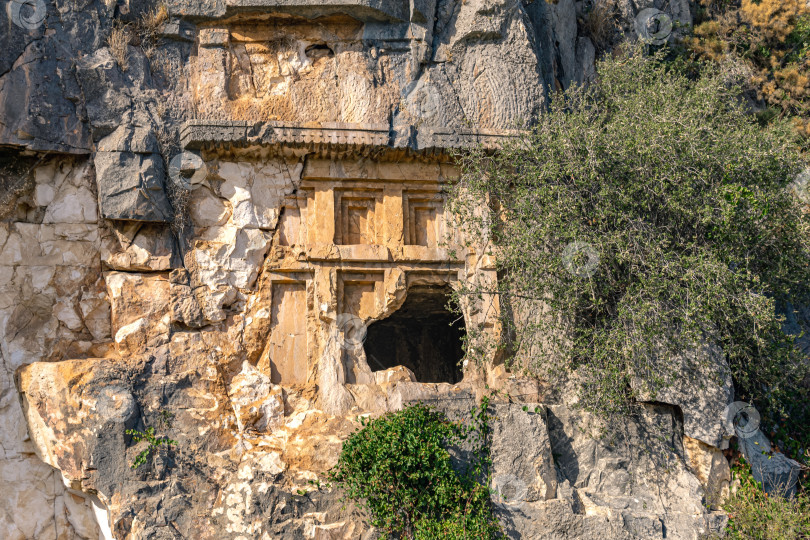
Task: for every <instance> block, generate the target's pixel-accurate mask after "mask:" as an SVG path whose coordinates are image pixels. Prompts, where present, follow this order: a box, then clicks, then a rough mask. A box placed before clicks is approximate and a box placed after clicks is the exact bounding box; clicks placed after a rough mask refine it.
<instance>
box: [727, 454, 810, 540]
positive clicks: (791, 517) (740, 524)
mask: <svg viewBox="0 0 810 540" xmlns="http://www.w3.org/2000/svg"><path fill="white" fill-rule="evenodd" d="M732 472H733V475H734V478H735V479H738V480H739V481H740V485H739V487H738V488H737V491H736V493H734V494H733V495H732V496H731V498H729V500H728V501H727V502H726V504H725V505H723V509H724V510H725V511H726V512H728V515H729V524H728V527H727V528H726V533H727V535H728V536H727V537H728V538H732V539H734V540H752V539H755V540H792V539H794V538H808V537H810V497H808V495H807V494H806V493H800V494H799V495H798V496H797V497H796V498H795V499H784V498H782V497H770V496H768V495H767V494H766V493H765V492H764V491H763V490H762V486H761V485H760V484H759V482H757V481H756V480H754V477H753V476H752V474H751V467H750V466H749V465H748V463H746V462H745V460H741V461H740V463H739V464H738V465H737V466H735V467H734V468H733V469H732Z"/></svg>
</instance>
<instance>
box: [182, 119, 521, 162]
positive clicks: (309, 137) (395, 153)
mask: <svg viewBox="0 0 810 540" xmlns="http://www.w3.org/2000/svg"><path fill="white" fill-rule="evenodd" d="M520 133H521V132H520V131H517V130H492V129H486V130H484V129H482V130H474V129H452V128H441V127H421V128H419V129H417V128H415V127H414V126H398V127H397V128H395V129H391V127H390V126H389V125H388V124H360V123H344V122H320V123H319V122H307V123H304V122H300V123H299V122H278V121H268V122H244V121H225V120H190V121H188V122H186V124H185V125H184V126H183V128H182V130H181V142H182V144H183V147H184V148H186V149H188V150H203V149H215V148H222V147H237V148H239V147H242V148H246V147H251V146H260V147H274V148H277V149H303V150H307V151H309V152H311V153H314V154H318V155H321V156H324V157H335V156H339V157H342V158H350V157H376V158H379V159H386V158H389V159H390V158H395V157H405V156H411V157H427V158H433V159H437V158H442V157H445V158H446V157H447V156H448V155H449V154H450V153H452V151H453V150H457V149H463V148H471V147H483V148H484V149H486V150H497V149H498V148H501V147H502V146H503V144H504V142H505V141H507V140H510V139H516V138H517V137H519V136H520Z"/></svg>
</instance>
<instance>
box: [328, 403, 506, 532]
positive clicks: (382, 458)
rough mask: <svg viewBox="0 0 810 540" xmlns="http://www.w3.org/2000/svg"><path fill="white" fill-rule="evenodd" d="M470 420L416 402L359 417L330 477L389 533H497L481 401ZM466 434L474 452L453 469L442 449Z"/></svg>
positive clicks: (464, 438)
mask: <svg viewBox="0 0 810 540" xmlns="http://www.w3.org/2000/svg"><path fill="white" fill-rule="evenodd" d="M473 419H474V422H473V424H472V426H465V425H464V424H462V423H459V422H453V421H450V420H449V419H448V418H447V417H446V416H445V415H444V414H443V413H441V412H438V411H436V410H434V409H431V408H430V407H427V406H425V405H422V404H416V405H411V406H409V407H406V408H405V409H403V410H401V411H399V412H395V413H388V414H386V415H384V416H381V417H379V418H377V419H374V420H368V419H365V418H364V419H362V420H361V423H362V426H363V427H362V429H360V430H359V431H357V432H356V433H354V434H353V435H352V436H351V437H350V438H349V439H348V440H346V442H345V443H344V444H343V448H342V451H341V454H340V457H339V459H338V463H337V465H336V466H335V467H334V468H333V469H332V471H331V472H330V481H332V482H335V483H336V484H337V485H338V486H339V487H341V488H342V489H343V490H344V491H345V493H346V496H347V497H348V498H349V499H351V500H354V501H357V502H359V503H360V504H361V506H362V507H364V508H365V509H366V510H367V511H368V512H369V514H370V517H371V523H372V525H374V526H375V527H377V528H379V529H381V530H382V531H384V532H386V533H387V534H389V535H392V536H394V537H399V538H409V539H425V540H427V539H433V538H452V539H490V538H500V537H502V534H501V528H500V525H499V523H498V521H497V520H496V519H495V517H494V516H493V514H492V510H491V502H490V490H489V488H488V487H487V486H486V485H485V484H484V483H483V482H486V477H487V470H488V464H489V453H488V434H489V427H488V419H489V416H488V414H487V402H486V401H484V403H483V405H482V406H481V407H480V408H476V409H474V410H473ZM463 441H467V442H468V444H472V446H473V448H474V450H473V455H474V459H473V460H472V462H471V463H469V464H468V465H467V467H466V468H465V469H464V470H461V471H457V470H455V469H454V468H453V463H452V460H451V455H450V453H449V452H448V448H449V447H450V446H452V445H456V444H459V443H461V442H463Z"/></svg>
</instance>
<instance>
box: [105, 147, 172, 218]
mask: <svg viewBox="0 0 810 540" xmlns="http://www.w3.org/2000/svg"><path fill="white" fill-rule="evenodd" d="M94 160H95V166H96V181H97V183H98V198H99V206H100V208H101V215H102V217H105V218H107V219H120V220H128V221H150V222H157V223H168V222H170V221H172V219H173V216H174V211H173V210H172V206H171V204H170V203H169V198H168V197H167V195H166V192H165V189H164V186H165V178H166V170H165V167H164V165H163V159H162V158H161V157H160V154H135V153H132V152H98V153H96V155H95V158H94Z"/></svg>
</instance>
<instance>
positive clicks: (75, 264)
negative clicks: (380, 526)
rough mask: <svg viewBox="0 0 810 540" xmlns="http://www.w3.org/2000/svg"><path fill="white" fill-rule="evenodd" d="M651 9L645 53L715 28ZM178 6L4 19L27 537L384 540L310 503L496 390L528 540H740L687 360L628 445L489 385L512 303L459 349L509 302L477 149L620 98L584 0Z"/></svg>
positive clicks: (13, 384)
mask: <svg viewBox="0 0 810 540" xmlns="http://www.w3.org/2000/svg"><path fill="white" fill-rule="evenodd" d="M641 4H643V5H641ZM641 4H639V5H635V4H633V3H630V2H627V3H626V5H625V4H621V5H620V8H621V13H622V18H623V21H624V28H623V29H620V30H617V32H625V33H626V34H627V36H629V37H634V36H635V32H636V30H635V28H636V27H635V26H634V24H635V19H636V16H637V14H638V13H639V12H640V11H641V10H642V8H658V9H664V8H665V7H666V14H667V16H668V17H670V18H671V19H673V20H680V21H682V22H688V21H690V20H691V18H690V14H689V6H688V4H687V3H686V2H685V1H683V2H674V3H673V2H667V3H666V6H664V3H659V2H657V1H656V3H655V5H653V3H652V2H642V3H641ZM648 4H649V5H648ZM659 4H660V5H659ZM163 7H164V8H165V9H159V8H158V7H157V6H151V5H145V3H139V2H135V1H134V0H133V1H127V0H118V1H117V2H116V1H115V0H107V1H105V2H101V1H98V0H93V1H87V0H85V1H80V2H76V1H72V2H65V1H63V0H54V1H53V2H45V1H43V0H27V1H24V0H12V1H11V2H9V3H8V5H7V9H6V10H5V11H3V12H1V13H0V19H2V21H0V22H2V28H3V33H2V35H0V44H2V47H0V187H2V189H3V191H2V194H1V196H2V199H0V218H2V223H0V479H2V483H3V486H4V496H3V497H2V498H0V537H2V538H5V539H12V540H18V539H38V540H39V539H42V540H46V539H51V538H54V539H55V538H59V539H72V538H88V539H89V538H93V539H95V538H97V537H99V538H121V539H123V538H128V539H140V538H144V539H145V538H186V537H196V538H212V539H214V538H216V539H226V538H231V539H247V538H262V539H265V538H266V539H270V538H319V539H326V538H375V537H376V533H375V532H374V531H373V530H371V529H370V528H369V527H368V525H367V524H366V522H365V520H364V519H363V516H362V515H361V514H360V513H358V512H357V511H355V509H354V508H353V507H352V506H351V505H348V506H347V505H345V504H344V503H343V501H341V499H340V494H339V493H337V492H335V491H332V490H329V489H318V488H316V484H313V483H312V482H316V481H317V480H318V479H319V478H323V474H324V472H325V471H327V470H328V469H329V468H330V467H331V466H332V465H333V464H334V463H335V461H336V459H337V456H338V453H339V450H340V447H341V443H342V441H343V440H344V439H345V438H346V437H347V436H348V435H349V434H350V433H351V432H352V431H353V430H354V429H356V427H357V426H358V421H357V419H358V417H359V416H361V415H367V414H372V415H373V414H379V413H382V412H385V411H392V410H397V409H399V408H401V407H402V406H403V405H406V404H407V403H409V402H413V401H417V400H423V401H426V402H428V403H431V404H434V405H436V406H437V407H439V408H442V409H443V410H446V411H447V412H448V413H449V414H451V415H454V416H458V417H460V418H464V413H465V411H467V412H468V411H469V409H470V407H471V406H472V405H473V403H474V402H475V399H476V397H478V396H480V394H481V393H482V392H483V391H484V388H485V385H489V386H490V387H491V388H496V389H501V390H503V391H504V392H506V393H508V394H510V395H511V396H512V398H511V402H508V403H507V402H502V403H498V402H496V404H495V405H494V407H495V412H496V417H497V420H496V424H495V426H494V427H495V434H494V440H493V455H494V459H495V463H494V471H493V472H494V475H493V482H494V485H493V487H494V488H496V489H498V490H500V491H503V489H502V488H504V486H506V485H509V486H511V488H510V489H512V491H511V492H510V493H511V495H510V496H509V497H507V499H506V500H499V501H497V504H498V512H499V514H500V515H501V517H502V518H503V521H504V523H505V525H506V527H507V529H508V531H509V533H510V536H511V537H514V538H532V539H534V538H563V537H566V538H697V537H698V536H699V535H700V534H702V533H705V532H708V531H710V530H711V529H715V528H717V527H719V526H720V524H721V523H722V519H723V516H722V515H720V514H715V513H713V512H712V511H711V510H710V509H707V507H708V508H712V505H713V504H715V503H716V501H717V500H718V497H720V496H722V494H723V492H724V490H726V489H727V485H728V480H729V478H728V465H727V463H726V461H725V459H724V458H723V457H722V454H721V453H720V450H719V449H720V448H722V447H723V445H724V441H727V439H728V438H729V437H730V436H731V433H728V432H726V430H725V428H724V424H723V418H722V415H723V410H724V408H725V407H726V406H727V404H728V403H729V402H731V401H732V397H733V396H732V390H731V385H730V382H729V381H728V379H727V378H726V379H724V378H723V377H722V376H721V377H719V379H718V378H717V377H714V378H712V379H711V380H720V381H721V383H720V384H717V385H716V386H711V384H710V385H709V386H710V387H709V388H707V387H706V382H705V381H706V380H709V379H708V378H706V377H704V376H703V374H701V373H699V372H697V371H696V370H695V369H693V368H691V367H690V365H689V364H688V363H686V362H685V363H684V372H685V373H686V374H687V375H689V376H687V377H684V379H683V384H682V385H680V386H679V387H677V388H673V389H672V390H671V392H670V394H668V395H667V396H664V397H663V398H662V397H661V396H659V397H658V400H659V402H656V403H640V404H639V405H638V409H637V411H636V414H635V416H634V417H633V418H631V419H629V420H628V421H627V422H626V423H624V424H623V425H621V426H610V425H608V426H604V425H601V424H600V420H599V419H596V418H591V417H589V416H587V415H584V414H583V413H581V412H579V411H577V410H576V409H574V408H573V407H572V405H573V404H572V403H570V402H568V401H567V400H566V399H565V397H564V396H565V395H566V393H565V392H564V391H562V392H560V391H557V392H550V391H549V389H547V388H543V387H542V386H541V385H540V384H539V383H537V382H536V381H532V380H526V379H521V378H519V377H517V376H515V375H513V374H510V373H508V372H506V371H505V370H504V369H503V366H502V365H500V366H499V365H495V359H494V358H493V359H491V361H490V362H488V363H487V365H485V366H483V367H479V366H474V365H468V364H467V363H463V362H461V361H462V358H461V354H460V352H459V350H458V347H457V343H456V341H457V337H458V334H459V333H463V331H464V328H466V329H475V330H478V331H482V332H485V333H495V334H497V332H498V328H497V324H496V323H495V321H496V315H497V312H498V311H497V310H498V309H499V307H498V301H497V298H486V297H485V298H482V299H477V300H472V301H469V302H467V303H466V304H465V305H463V306H462V310H463V315H464V316H463V322H457V323H456V328H455V329H454V330H453V332H456V333H455V334H452V333H451V331H450V330H445V328H449V326H447V323H448V322H450V321H453V320H455V319H456V317H454V316H452V315H451V314H449V313H448V312H447V310H446V309H445V307H444V306H445V303H446V301H445V299H446V294H447V291H448V289H450V288H452V287H456V286H458V284H459V283H462V282H464V281H469V280H478V281H483V282H486V281H492V280H495V279H497V277H496V274H495V271H494V264H493V261H492V259H491V257H490V256H489V255H487V254H486V253H485V252H484V251H483V250H482V249H481V248H480V247H477V246H481V245H483V244H484V243H485V239H467V238H463V237H461V235H460V233H458V232H457V230H456V228H454V227H453V225H452V223H451V222H450V220H449V216H448V215H447V214H446V211H445V208H444V201H445V193H446V189H445V188H446V186H447V183H448V182H452V180H453V178H454V177H455V175H456V174H457V171H456V170H455V168H454V166H453V165H452V160H451V158H450V154H451V151H452V150H453V149H455V148H459V147H463V146H465V145H468V144H479V143H480V144H483V145H484V146H489V147H492V148H495V147H497V145H498V144H499V141H501V140H502V139H503V138H504V137H509V136H511V135H513V134H514V132H513V131H511V130H513V129H516V128H519V127H520V126H521V125H523V124H524V123H525V122H528V121H531V119H532V118H533V117H534V116H536V115H537V114H539V113H541V112H542V109H543V106H544V103H545V102H546V101H547V98H548V95H549V93H550V92H553V91H555V90H557V89H560V88H565V87H568V86H569V85H571V84H574V83H582V82H584V81H587V80H588V79H589V78H590V77H593V76H594V67H593V62H594V57H595V54H596V50H595V47H594V44H593V43H592V41H591V39H590V37H589V36H588V35H587V34H585V33H583V32H582V31H580V30H578V24H577V20H578V18H582V17H583V16H584V14H585V12H586V11H587V9H588V6H587V5H585V3H584V2H573V0H560V1H559V2H557V3H555V4H549V3H546V2H543V1H542V0H534V1H527V2H521V1H519V0H465V1H461V0H410V1H408V0H385V1H383V0H346V1H333V0H320V1H317V0H300V1H298V0H206V1H201V2H196V1H195V2H190V1H186V0H172V1H169V2H168V3H167V4H165V5H163ZM656 13H657V11H656ZM122 33H123V34H122ZM111 35H112V36H113V38H111ZM121 35H124V36H125V39H124V40H120V39H119V40H116V39H114V37H115V36H119V37H120V36H121ZM667 37H668V35H664V36H663V37H660V36H659V37H658V39H664V40H665V39H667ZM469 246H472V247H469ZM462 326H463V327H462ZM454 340H456V341H454ZM705 354H708V355H711V354H712V352H711V351H706V352H705ZM716 364H717V372H718V373H719V374H721V375H722V374H723V373H725V370H724V366H723V365H722V360H721V359H717V360H716ZM459 365H461V367H459ZM701 365H706V363H705V362H702V363H701ZM558 390H559V389H558ZM559 395H561V396H563V397H553V396H559ZM524 403H525V404H528V405H529V406H528V408H529V410H530V411H534V410H535V406H536V407H537V410H536V412H524V411H523V404H524ZM148 426H151V427H154V428H155V429H156V435H158V436H168V437H170V438H171V439H173V440H176V441H177V444H176V445H173V446H172V447H171V448H167V447H166V446H165V445H163V446H160V447H159V448H158V449H157V450H156V451H155V452H152V453H150V454H149V456H148V459H147V461H146V463H145V464H144V465H142V466H141V467H139V468H136V469H132V468H131V467H130V465H131V464H132V463H133V462H134V461H135V459H136V456H137V455H138V454H139V453H140V452H142V451H143V450H145V449H146V443H136V442H135V441H134V440H133V439H132V437H131V436H130V435H127V434H126V430H127V429H137V430H141V431H143V430H145V429H146V427H148ZM601 429H607V432H608V433H609V434H610V435H611V436H610V437H604V438H593V437H591V436H590V434H591V433H593V432H596V431H598V430H601Z"/></svg>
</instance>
